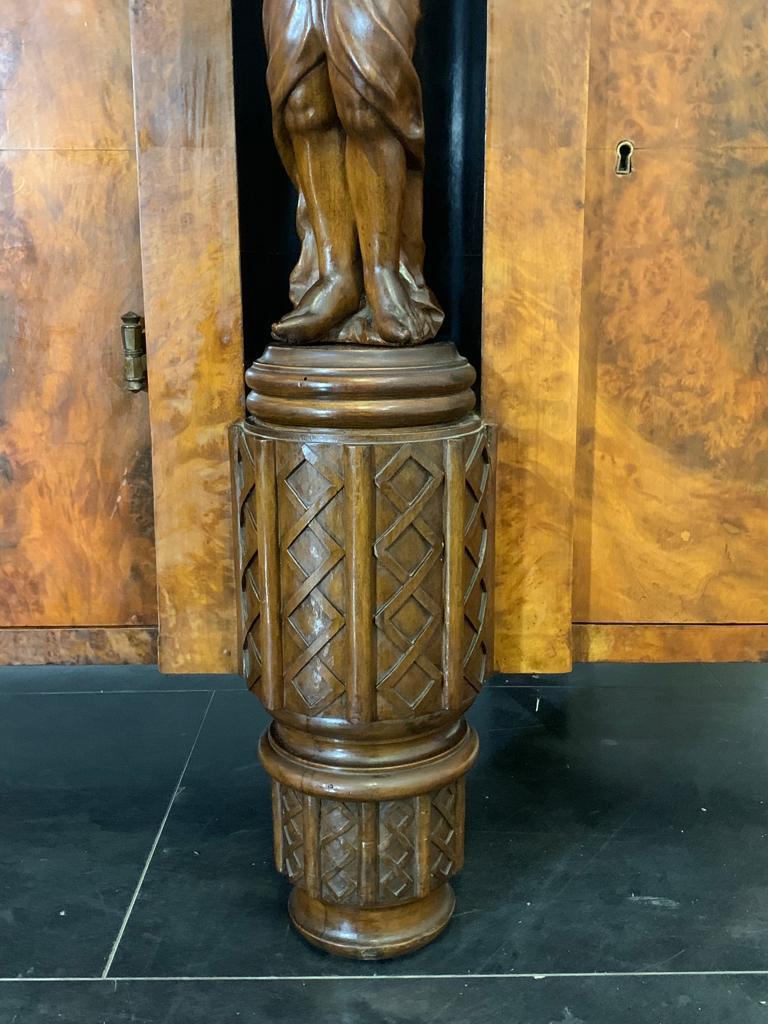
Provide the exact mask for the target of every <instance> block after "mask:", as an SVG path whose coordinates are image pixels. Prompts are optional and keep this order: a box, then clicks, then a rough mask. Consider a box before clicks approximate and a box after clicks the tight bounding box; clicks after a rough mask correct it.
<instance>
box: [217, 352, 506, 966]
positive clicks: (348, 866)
mask: <svg viewBox="0 0 768 1024" xmlns="http://www.w3.org/2000/svg"><path fill="white" fill-rule="evenodd" d="M247 380H248V383H249V385H250V387H251V388H252V391H251V394H250V395H249V398H248V409H249V412H250V413H251V418H250V419H249V420H248V422H246V423H243V424H239V425H238V426H237V427H236V428H235V430H234V435H233V461H234V474H235V493H236V495H237V524H236V525H237V536H238V560H239V566H238V569H239V574H240V581H241V586H242V605H241V641H242V670H243V674H244V675H245V677H246V678H247V681H248V684H249V686H250V687H251V689H252V690H253V691H254V692H255V693H256V694H257V695H258V696H259V698H260V699H261V700H262V701H263V703H264V705H265V707H266V708H267V709H268V711H269V712H270V713H271V714H272V716H273V718H274V722H273V724H272V726H271V728H270V729H269V731H268V732H267V734H266V735H265V736H264V737H263V738H262V741H261V746H260V754H261V759H262V762H263V764H264V766H265V768H266V769H267V771H268V772H269V773H270V775H271V776H272V779H273V805H274V821H275V857H276V860H277V866H278V868H279V870H280V871H283V872H284V873H285V874H286V875H287V876H288V878H289V879H290V881H291V882H292V883H293V885H294V890H293V893H292V896H291V900H290V913H291V917H292V919H293V921H294V924H295V925H296V927H297V928H298V929H299V930H300V931H301V932H302V934H304V935H305V936H306V937H307V938H308V939H309V940H310V941H311V942H314V943H315V944H317V945H319V946H321V947H323V948H324V949H327V950H330V951H331V952H334V953H339V954H342V955H344V956H352V957H358V958H363V959H375V958H381V957H390V956H396V955H398V954H401V953H406V952H408V951H410V950H413V949H416V948H418V947H419V946H422V945H424V944H425V943H427V942H429V941H430V940H431V939H432V938H434V937H435V936H436V935H438V934H439V933H440V931H441V930H442V929H443V928H444V927H445V925H446V924H447V922H448V920H449V919H450V916H451V913H452V911H453V906H454V898H453V892H452V890H451V887H450V885H449V882H448V880H449V879H450V878H451V876H452V875H454V874H455V873H456V872H457V871H458V870H459V869H460V868H461V866H462V862H463V843H464V775H465V773H466V772H467V770H468V769H469V767H470V766H471V764H472V762H473V760H474V758H475V756H476V753H477V737H476V734H475V733H474V731H473V730H472V729H471V728H470V727H469V726H467V724H466V723H465V721H464V719H463V715H464V713H465V711H466V710H467V708H468V707H469V706H470V704H471V703H472V701H473V700H474V699H475V697H476V696H477V694H478V692H479V690H480V688H481V686H482V684H483V681H484V678H485V674H486V672H487V671H489V670H490V668H491V661H490V658H491V652H490V643H491V594H492V591H491V580H490V573H491V568H492V564H493V560H492V550H491V539H492V538H491V535H492V495H493V480H492V465H491V444H490V439H489V431H488V428H487V427H486V426H484V425H483V424H482V423H481V422H480V420H479V419H478V418H477V416H475V415H474V413H473V412H472V409H473V408H474V404H475V403H474V395H473V393H472V391H471V390H470V388H471V385H472V382H473V380H474V372H473V370H472V369H471V367H470V366H469V364H468V363H467V362H466V361H465V360H464V359H462V358H461V357H459V356H458V355H457V353H456V350H455V349H454V347H453V346H452V345H449V344H444V343H436V344H431V345H425V346H422V347H421V348H416V349H355V348H350V347H341V346H339V347H331V346H328V347H312V348H290V347H287V346H279V345H273V346H271V347H270V348H269V349H267V352H266V353H265V355H264V356H263V357H262V359H261V360H259V362H258V363H256V364H255V365H254V366H253V367H252V368H251V370H249V372H248V374H247Z"/></svg>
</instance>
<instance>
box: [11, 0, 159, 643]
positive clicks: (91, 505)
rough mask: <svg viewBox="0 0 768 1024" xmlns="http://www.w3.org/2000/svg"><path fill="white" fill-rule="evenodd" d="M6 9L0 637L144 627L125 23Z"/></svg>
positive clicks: (143, 431) (146, 513) (98, 11)
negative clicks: (123, 326) (25, 629)
mask: <svg viewBox="0 0 768 1024" xmlns="http://www.w3.org/2000/svg"><path fill="white" fill-rule="evenodd" d="M6 8H7V9H6ZM6 8H4V12H3V13H4V26H3V27H4V32H3V52H2V58H1V59H0V147H2V148H1V150H0V238H2V244H1V245H0V524H1V525H0V623H2V625H4V626H57V625H61V626H76V625H83V626H89V627H91V626H101V625H132V624H146V625H153V624H155V623H156V602H155V575H154V547H153V536H152V492H151V468H150V459H149V425H148V415H147V404H146V396H144V395H129V394H127V393H126V392H125V391H124V390H123V387H122V353H121V346H120V334H119V323H120V315H121V313H123V312H125V311H126V309H128V308H129V307H133V308H137V309H141V267H140V259H139V238H138V208H137V198H136V167H135V158H134V154H133V151H132V136H133V116H132V99H131V88H130V81H131V78H130V50H129V42H128V18H127V13H126V11H125V8H124V6H123V5H122V4H121V3H119V2H110V3H106V4H105V3H100V2H99V3H97V2H96V0H77V3H70V4H65V5H59V4H54V3H50V2H49V3H39V2H32V0H11V2H10V5H6ZM89 25H90V28H89ZM94 31H95V32H98V33H99V36H98V38H97V39H94V35H93V33H94ZM63 51H66V52H68V53H70V54H74V53H75V52H77V60H75V59H72V60H62V59H61V53H62V52H63Z"/></svg>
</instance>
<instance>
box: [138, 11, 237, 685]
mask: <svg viewBox="0 0 768 1024" xmlns="http://www.w3.org/2000/svg"><path fill="white" fill-rule="evenodd" d="M130 8H131V42H132V50H133V64H134V75H135V91H136V129H137V140H138V162H139V197H140V204H141V237H142V265H143V273H144V295H145V313H146V329H147V355H148V373H149V395H150V417H151V420H152V459H153V468H154V476H155V485H156V494H155V524H156V535H157V571H158V596H159V616H160V667H161V668H162V669H163V671H165V672H229V671H232V670H233V669H234V666H235V660H236V659H235V599H234V581H233V578H232V568H231V566H232V557H231V552H232V538H231V530H230V517H229V515H228V509H229V497H230V496H229V455H228V447H227V431H228V428H229V425H230V424H231V423H233V422H234V421H235V420H237V419H239V418H240V416H241V415H242V408H243V391H242V372H243V344H242V324H241V303H240V269H239V261H238V254H239V238H238V222H237V181H236V175H235V139H234V112H233V88H232V40H231V24H230V5H229V3H220V4H215V3H210V2H207V0H165V2H163V3H145V2H143V0H132V2H131V4H130Z"/></svg>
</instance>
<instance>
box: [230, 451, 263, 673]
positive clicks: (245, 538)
mask: <svg viewBox="0 0 768 1024" xmlns="http://www.w3.org/2000/svg"><path fill="white" fill-rule="evenodd" d="M236 465H237V484H238V502H239V525H240V530H239V533H240V608H241V624H242V638H243V646H242V651H241V658H242V672H243V675H244V676H245V678H246V680H247V682H248V685H249V687H250V688H251V689H252V690H253V689H256V688H257V687H258V685H259V682H260V680H261V655H260V653H259V642H258V638H259V623H260V619H261V600H260V596H259V548H258V533H257V526H256V469H255V464H254V457H253V452H252V451H251V448H250V446H249V444H248V441H247V439H246V438H245V436H244V435H243V434H242V432H240V433H238V435H237V461H236Z"/></svg>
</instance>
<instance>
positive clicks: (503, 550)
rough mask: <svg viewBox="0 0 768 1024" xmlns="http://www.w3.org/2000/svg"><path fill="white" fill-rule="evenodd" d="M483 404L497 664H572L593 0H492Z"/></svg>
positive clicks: (512, 667)
mask: <svg viewBox="0 0 768 1024" xmlns="http://www.w3.org/2000/svg"><path fill="white" fill-rule="evenodd" d="M488 13H489V23H488V126H487V144H486V207H485V255H484V268H485V269H484V283H483V378H482V379H483V415H484V416H485V418H486V419H487V420H489V421H490V422H492V423H495V424H496V425H497V427H498V457H497V462H496V465H497V470H496V471H497V481H498V485H497V493H498V497H497V503H496V509H497V511H496V552H497V557H496V643H495V648H496V652H497V654H496V664H497V668H498V669H499V670H500V671H502V672H535V671H544V672H567V671H569V670H570V668H571V621H572V619H573V613H572V607H571V594H572V581H573V523H574V495H575V472H576V432H577V399H578V390H579V388H578V384H579V345H580V317H581V274H582V258H583V245H584V196H585V181H586V178H585V174H586V135H587V109H588V83H589V53H590V0H514V2H512V0H490V3H489V7H488Z"/></svg>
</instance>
